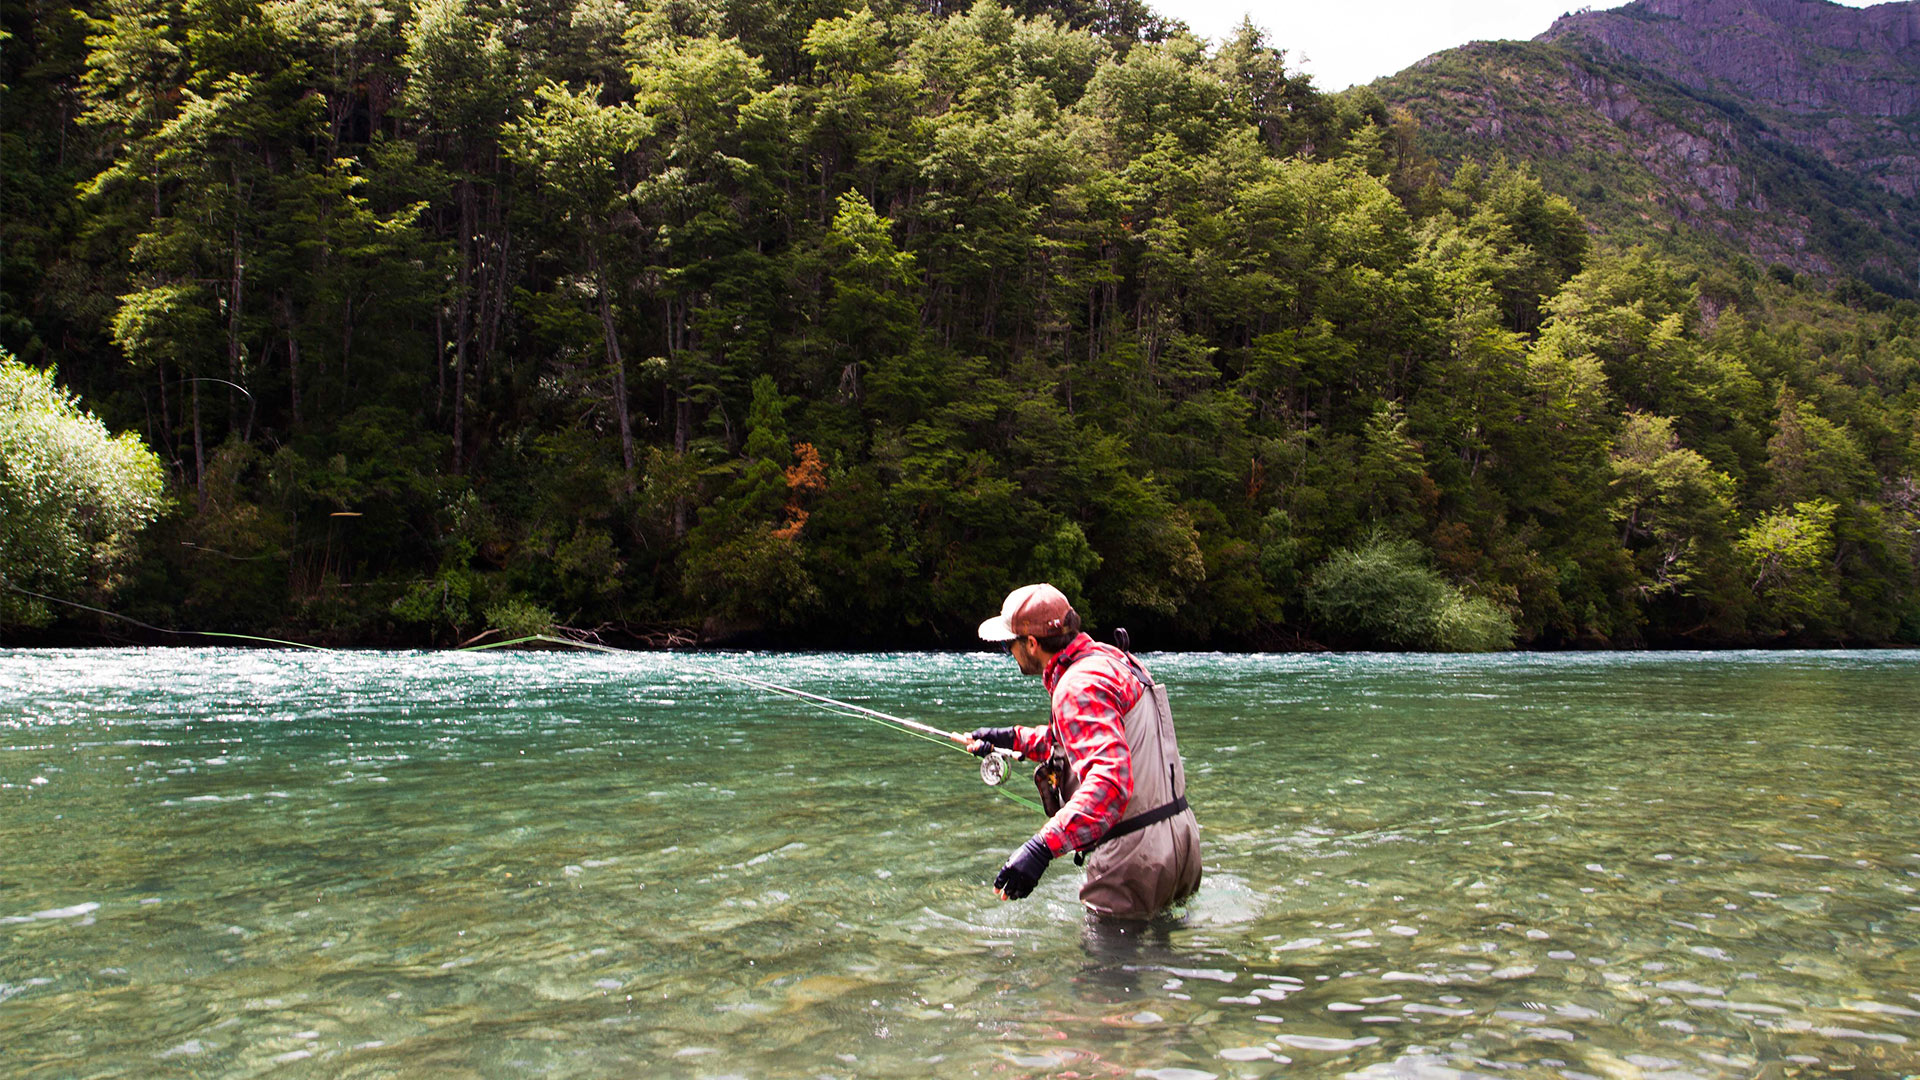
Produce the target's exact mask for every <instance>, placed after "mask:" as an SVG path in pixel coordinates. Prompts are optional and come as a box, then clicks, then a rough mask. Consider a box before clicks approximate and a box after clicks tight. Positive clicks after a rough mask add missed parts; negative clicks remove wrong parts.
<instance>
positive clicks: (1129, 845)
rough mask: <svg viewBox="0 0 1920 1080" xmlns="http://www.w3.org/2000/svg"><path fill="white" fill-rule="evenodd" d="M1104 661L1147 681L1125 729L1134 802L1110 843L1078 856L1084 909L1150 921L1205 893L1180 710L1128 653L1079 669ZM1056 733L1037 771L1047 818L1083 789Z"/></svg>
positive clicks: (1057, 692)
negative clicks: (1176, 718) (1179, 735)
mask: <svg viewBox="0 0 1920 1080" xmlns="http://www.w3.org/2000/svg"><path fill="white" fill-rule="evenodd" d="M1090 658H1098V659H1100V660H1104V661H1106V662H1108V663H1110V664H1114V665H1115V666H1116V667H1118V666H1120V665H1121V664H1122V663H1124V665H1125V666H1124V669H1123V670H1130V671H1131V672H1132V673H1133V677H1134V678H1136V679H1138V680H1140V683H1141V687H1142V689H1141V691H1140V700H1138V701H1136V702H1134V705H1133V708H1131V709H1128V710H1127V714H1126V716H1125V717H1124V718H1123V723H1124V725H1125V728H1126V734H1127V752H1128V755H1129V756H1130V758H1131V760H1132V773H1133V797H1132V798H1131V799H1130V800H1128V802H1127V809H1126V811H1125V812H1124V813H1123V814H1122V815H1121V817H1120V820H1119V821H1118V822H1115V823H1114V826H1113V827H1112V828H1110V829H1108V830H1107V832H1106V835H1104V836H1102V837H1101V838H1100V839H1098V840H1096V841H1094V842H1093V843H1092V844H1091V845H1089V846H1088V847H1085V848H1082V849H1081V850H1080V851H1078V852H1075V853H1074V857H1073V861H1074V862H1076V863H1084V865H1085V866H1086V868H1087V879H1086V881H1085V882H1084V883H1083V884H1082V885H1081V887H1080V902H1081V903H1082V904H1084V905H1086V907H1087V909H1088V910H1089V911H1092V912H1093V913H1094V914H1096V915H1102V916H1107V917H1111V918H1140V919H1143V918H1147V917H1149V916H1152V915H1153V914H1155V913H1157V912H1159V911H1162V910H1164V909H1165V908H1167V907H1168V906H1170V905H1172V904H1176V903H1178V902H1180V901H1181V900H1184V899H1186V898H1187V897H1189V896H1191V895H1193V893H1194V891H1195V890H1197V889H1199V887H1200V832H1199V824H1198V822H1197V821H1196V820H1195V818H1194V815H1193V809H1192V808H1191V807H1189V806H1188V805H1187V774H1186V767H1185V766H1184V765H1182V764H1181V761H1180V747H1179V744H1178V743H1177V742H1176V741H1175V739H1174V733H1173V710H1172V708H1171V707H1170V706H1169V705H1168V704H1167V688H1166V687H1164V686H1162V685H1160V684H1159V683H1157V682H1154V681H1153V676H1152V675H1150V674H1148V673H1147V669H1146V668H1145V667H1144V666H1142V665H1141V664H1140V662H1139V661H1137V660H1135V659H1134V658H1133V656H1132V655H1131V654H1129V653H1124V652H1122V653H1119V656H1118V657H1116V656H1114V655H1113V654H1111V653H1108V652H1105V651H1100V652H1095V651H1092V650H1089V651H1088V652H1087V653H1086V654H1085V655H1083V656H1081V657H1079V658H1077V659H1076V660H1075V661H1074V663H1073V665H1069V668H1068V670H1069V671H1071V669H1072V667H1073V666H1076V665H1078V664H1079V663H1080V662H1081V661H1084V660H1088V659H1090ZM1067 679H1068V675H1067V674H1066V673H1062V675H1061V677H1060V681H1059V682H1057V683H1055V684H1054V709H1053V713H1054V715H1058V713H1059V705H1060V703H1061V701H1062V699H1063V698H1064V696H1065V694H1064V691H1065V688H1066V684H1067ZM1063 745H1064V744H1063V740H1062V739H1061V738H1060V736H1059V732H1058V730H1055V731H1054V732H1053V746H1054V750H1053V754H1052V756H1051V757H1049V758H1048V759H1047V760H1046V761H1045V762H1043V763H1041V765H1040V767H1039V768H1038V769H1035V770H1034V774H1033V782H1034V785H1035V786H1036V787H1038V788H1039V790H1040V802H1041V805H1042V806H1043V807H1044V808H1045V810H1046V811H1047V813H1048V815H1049V816H1051V815H1052V814H1055V813H1057V812H1058V811H1059V809H1060V807H1062V806H1064V805H1065V804H1066V803H1067V802H1068V801H1070V800H1071V799H1072V798H1073V793H1074V791H1075V790H1077V789H1078V788H1079V783H1080V782H1079V778H1078V777H1076V776H1075V775H1074V771H1073V768H1072V763H1071V762H1069V761H1068V760H1067V757H1066V754H1065V751H1064V750H1062V749H1061V747H1062V746H1063Z"/></svg>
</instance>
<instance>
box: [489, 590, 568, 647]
mask: <svg viewBox="0 0 1920 1080" xmlns="http://www.w3.org/2000/svg"><path fill="white" fill-rule="evenodd" d="M487 625H488V626H490V627H493V628H494V629H496V630H498V631H500V634H501V636H502V637H503V638H504V639H505V640H507V641H512V640H514V639H516V638H524V637H533V636H534V635H536V634H546V633H551V632H552V631H553V612H551V611H548V610H547V609H546V608H543V607H541V606H540V605H539V604H536V603H534V602H533V601H531V600H528V599H526V598H524V597H519V596H515V597H511V598H509V599H507V600H504V601H502V602H500V603H498V604H495V605H493V606H492V607H490V608H488V609H487Z"/></svg>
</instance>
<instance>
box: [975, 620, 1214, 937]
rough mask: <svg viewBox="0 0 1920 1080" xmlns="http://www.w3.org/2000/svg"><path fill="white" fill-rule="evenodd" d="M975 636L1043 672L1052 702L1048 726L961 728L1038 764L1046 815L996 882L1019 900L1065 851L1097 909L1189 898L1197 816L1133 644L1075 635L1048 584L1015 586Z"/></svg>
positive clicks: (1154, 690) (1144, 907) (1029, 669)
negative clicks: (1078, 866) (1080, 869)
mask: <svg viewBox="0 0 1920 1080" xmlns="http://www.w3.org/2000/svg"><path fill="white" fill-rule="evenodd" d="M980 637H981V639H982V640H985V641H994V642H999V643H1000V644H1001V646H1002V647H1003V648H1005V649H1006V650H1007V651H1008V652H1009V653H1010V654H1012V656H1013V658H1014V660H1015V661H1016V662H1017V663H1019V665H1020V671H1021V673H1022V674H1024V675H1039V676H1041V677H1042V679H1043V681H1044V683H1045V685H1046V688H1047V693H1048V695H1049V697H1050V698H1051V701H1052V710H1051V716H1050V722H1049V723H1048V725H1047V726H1046V727H1043V728H1039V727H999V728H979V729H977V730H975V731H973V732H971V733H970V734H969V735H968V736H967V739H968V740H969V741H968V743H967V749H969V750H971V751H973V752H974V753H975V754H979V755H981V756H985V755H987V754H989V753H991V752H992V751H993V750H994V749H996V748H997V749H1001V750H1011V751H1013V752H1015V753H1017V754H1019V755H1021V756H1022V757H1025V758H1027V759H1029V760H1032V761H1038V762H1042V764H1041V766H1040V768H1039V769H1038V770H1036V771H1035V773H1034V782H1035V783H1036V784H1038V785H1039V787H1040V798H1041V802H1042V803H1043V804H1045V807H1046V810H1047V812H1048V813H1049V814H1050V815H1051V816H1050V817H1049V818H1048V819H1047V823H1046V824H1045V825H1043V826H1041V828H1040V831H1039V832H1037V833H1035V834H1034V836H1033V838H1032V839H1030V840H1028V841H1027V842H1026V843H1025V844H1023V845H1021V847H1020V850H1018V851H1016V852H1014V853H1013V856H1012V857H1011V858H1009V859H1008V860H1007V862H1006V865H1005V866H1002V867H1001V868H1000V873H999V874H998V875H997V876H996V877H995V878H994V879H993V888H994V891H995V892H997V893H999V894H1000V896H1001V897H1002V898H1003V899H1007V900H1019V899H1021V898H1023V897H1025V896H1027V895H1028V894H1029V893H1031V892H1033V888H1034V886H1035V885H1037V884H1038V883H1039V881H1040V875H1041V874H1043V873H1045V872H1046V869H1047V864H1048V863H1050V862H1052V861H1053V860H1054V859H1055V858H1057V857H1059V856H1062V855H1065V854H1067V853H1068V852H1073V853H1074V861H1075V862H1076V863H1077V862H1080V861H1081V860H1082V858H1083V857H1084V859H1085V861H1086V867H1087V877H1086V881H1085V882H1083V883H1082V884H1081V886H1080V902H1081V903H1082V904H1084V905H1086V908H1087V910H1088V911H1090V912H1092V913H1093V914H1095V915H1098V916H1102V917H1105V918H1118V919H1145V918H1149V917H1151V916H1153V915H1155V914H1157V913H1158V912H1161V911H1164V910H1165V909H1166V908H1167V907H1169V906H1171V905H1173V904H1176V903H1178V902H1180V901H1181V900H1184V899H1186V898H1187V897H1189V896H1192V895H1193V893H1194V891H1195V890H1196V889H1198V888H1199V887H1200V837H1199V826H1198V824H1197V823H1196V822H1195V820H1194V816H1193V811H1192V810H1191V809H1189V808H1188V807H1187V797H1186V796H1187V780H1186V769H1185V768H1184V767H1183V766H1182V765H1181V763H1180V748H1179V746H1178V745H1176V744H1175V742H1174V737H1173V713H1172V712H1171V711H1170V710H1169V709H1168V707H1167V691H1166V688H1165V687H1164V686H1161V685H1160V684H1158V683H1156V682H1154V681H1153V677H1152V676H1151V675H1149V674H1148V673H1147V669H1146V668H1145V667H1143V666H1142V665H1141V664H1140V662H1139V661H1138V660H1136V659H1134V658H1133V656H1132V655H1131V654H1129V653H1126V652H1124V651H1122V650H1120V649H1117V648H1115V647H1113V646H1111V645H1102V644H1100V643H1099V642H1096V641H1094V640H1093V639H1092V638H1090V637H1088V636H1087V635H1085V634H1083V633H1081V632H1080V615H1079V613H1078V612H1076V611H1074V610H1073V605H1072V604H1071V603H1069V602H1068V600H1067V598H1066V596H1065V595H1064V594H1063V593H1061V591H1060V590H1059V589H1056V588H1054V587H1053V586H1051V585H1027V586H1024V587H1022V588H1019V589H1015V590H1014V591H1013V592H1012V593H1011V594H1009V595H1008V596H1007V599H1006V603H1004V604H1002V605H1001V606H1000V614H999V615H998V616H997V617H995V618H992V619H988V620H987V621H986V622H983V623H981V624H980Z"/></svg>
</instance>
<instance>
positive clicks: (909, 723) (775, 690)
mask: <svg viewBox="0 0 1920 1080" xmlns="http://www.w3.org/2000/svg"><path fill="white" fill-rule="evenodd" d="M0 584H3V585H5V586H6V587H7V588H9V589H11V590H13V591H14V592H17V593H21V594H23V595H26V596H31V597H33V598H35V599H37V600H45V601H48V602H49V603H54V604H64V605H66V606H68V607H73V608H79V609H80V610H82V611H91V612H93V613H94V614H96V615H105V616H106V617H108V618H110V619H119V620H120V621H121V622H125V623H131V624H133V625H134V626H138V627H140V628H141V629H143V630H151V631H153V632H154V633H157V634H172V635H175V636H177V637H210V638H227V639H229V640H234V641H259V642H264V643H266V644H268V645H283V646H286V647H287V648H291V649H311V650H313V651H314V652H337V651H339V650H337V649H329V648H327V647H326V646H324V645H309V644H307V643H306V642H303V641H285V640H282V639H280V638H270V637H261V636H260V635H258V634H228V633H222V632H219V631H213V630H169V629H167V628H166V627H164V626H154V625H153V624H151V623H144V622H141V621H140V620H139V619H135V618H132V617H130V616H126V615H122V614H120V613H118V612H114V611H108V610H106V609H105V608H97V607H92V606H90V605H87V604H82V603H78V602H76V601H73V600H63V599H61V598H60V597H57V596H47V595H45V594H44V593H37V592H34V591H32V590H30V589H23V588H21V587H20V586H18V585H15V584H14V583H13V582H11V581H0ZM533 642H544V643H546V644H549V645H565V646H568V647H569V648H575V649H587V650H591V651H593V652H601V653H609V654H611V655H614V656H626V655H630V650H627V649H616V648H613V647H611V646H608V645H601V644H598V643H595V642H591V641H573V640H571V639H568V638H561V637H553V636H552V635H549V634H530V635H528V636H526V637H517V638H514V639H512V640H511V641H490V642H488V643H487V644H485V645H467V646H463V647H461V648H458V649H450V650H448V651H449V652H480V651H482V650H485V649H504V648H507V647H509V646H512V645H527V644H531V643H533ZM678 670H680V671H681V672H683V673H687V672H691V673H693V674H697V675H704V676H707V677H708V678H714V679H723V680H727V681H731V682H736V683H741V684H743V685H745V686H751V687H753V688H754V689H757V690H760V691H763V692H765V693H771V694H779V695H781V696H783V697H787V698H791V699H793V700H795V701H798V702H800V703H801V704H804V705H807V706H808V707H810V708H814V709H818V710H820V711H821V712H825V713H829V714H831V715H834V716H843V717H847V718H849V719H853V720H865V721H867V722H869V723H873V724H879V725H880V726H882V727H885V728H889V729H891V730H893V731H897V732H900V733H901V734H903V735H910V736H912V737H913V738H916V739H924V740H926V741H927V742H930V743H937V744H939V745H941V746H950V747H952V748H953V749H955V750H958V751H959V752H960V753H963V754H966V753H967V750H966V748H965V747H963V746H960V745H959V744H957V743H955V742H953V741H952V740H951V739H949V738H943V737H941V736H945V735H947V734H949V733H947V732H941V731H940V730H939V729H938V728H935V727H933V726H931V725H929V724H922V723H920V722H919V721H917V720H908V719H906V718H905V717H900V716H890V715H888V714H887V713H883V712H879V711H877V710H874V709H868V708H864V707H862V706H859V705H855V704H853V703H851V702H846V701H840V700H837V699H835V698H830V697H826V696H824V695H821V694H813V693H809V692H807V691H805V690H799V689H795V688H794V687H791V686H781V685H780V684H779V683H773V682H768V681H767V680H765V679H757V678H754V677H753V676H751V675H739V674H735V673H733V672H730V671H718V670H715V669H713V668H709V667H700V666H695V665H680V666H679V668H678ZM968 756H969V757H971V756H972V755H971V754H968ZM994 790H995V791H998V792H999V793H1000V794H1002V795H1005V796H1006V797H1007V798H1009V799H1012V800H1013V801H1014V802H1017V803H1019V804H1020V805H1022V806H1025V807H1029V808H1031V809H1032V810H1033V811H1034V812H1036V813H1039V814H1045V813H1046V810H1045V808H1043V807H1042V806H1041V805H1040V804H1039V803H1037V802H1034V801H1033V800H1032V799H1029V798H1027V797H1025V796H1024V795H1019V794H1016V793H1014V792H1012V791H1008V790H1007V789H1006V787H1004V786H995V787H994Z"/></svg>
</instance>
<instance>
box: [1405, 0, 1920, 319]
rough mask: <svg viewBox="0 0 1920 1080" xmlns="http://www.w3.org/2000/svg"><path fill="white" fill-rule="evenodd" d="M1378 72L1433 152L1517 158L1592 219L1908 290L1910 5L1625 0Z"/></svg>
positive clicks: (1912, 215) (1912, 137)
mask: <svg viewBox="0 0 1920 1080" xmlns="http://www.w3.org/2000/svg"><path fill="white" fill-rule="evenodd" d="M1373 89H1374V90H1375V91H1376V92H1378V93H1379V94H1380V95H1381V96H1382V97H1383V98H1384V99H1386V101H1387V102H1388V103H1389V104H1391V105H1394V106H1397V107H1400V108H1403V109H1405V110H1406V111H1407V112H1409V113H1410V114H1411V115H1412V116H1413V117H1414V118H1415V119H1416V120H1417V121H1418V123H1419V124H1420V126H1421V129H1422V131H1423V138H1424V143H1425V146H1426V148H1427V149H1428V150H1429V152H1431V153H1433V154H1434V155H1435V156H1436V157H1439V158H1441V159H1442V160H1444V161H1449V162H1457V161H1462V160H1470V159H1473V160H1488V159H1491V158H1493V157H1495V156H1498V155H1505V156H1506V157H1508V158H1509V159H1514V160H1524V161H1527V162H1530V163H1532V165H1533V166H1534V169H1535V171H1536V172H1537V173H1538V174H1539V175H1540V176H1541V178H1542V179H1543V180H1544V181H1545V182H1546V183H1547V184H1548V185H1549V186H1550V187H1552V188H1554V189H1555V190H1557V191H1559V192H1560V193H1562V194H1564V195H1566V196H1567V197H1569V198H1571V199H1572V200H1574V202H1575V203H1576V204H1577V205H1578V206H1579V207H1580V209H1581V211H1582V212H1583V213H1584V214H1585V215H1586V216H1587V218H1588V220H1590V221H1592V222H1593V223H1594V224H1595V225H1596V226H1597V227H1598V228H1600V229H1601V230H1602V231H1603V232H1607V233H1610V234H1613V235H1616V236H1619V237H1621V238H1622V239H1627V240H1637V241H1646V242H1651V243H1654V244H1656V245H1659V246H1662V247H1665V248H1669V249H1675V250H1679V251H1682V252H1689V253H1693V254H1698V255H1706V256H1708V257H1722V258H1723V257H1726V256H1729V255H1745V256H1748V257H1750V258H1751V259H1753V260H1755V261H1756V262H1758V263H1760V264H1765V265H1777V266H1782V267H1786V268H1788V269H1791V270H1793V271H1797V272H1805V273H1812V274H1815V275H1819V276H1821V277H1825V278H1828V279H1842V278H1847V277H1854V278H1859V279H1861V280H1862V281H1864V282H1865V283H1867V284H1869V285H1871V286H1873V287H1874V288H1876V289H1879V290H1880V291H1882V292H1887V293H1891V294H1893V295H1898V296H1914V295H1916V294H1920V289H1916V275H1917V272H1920V212H1917V211H1920V202H1917V201H1916V199H1917V196H1920V3H1914V2H1906V3H1894V4H1882V5H1879V6H1876V7H1871V8H1864V9H1857V8H1847V7H1842V6H1840V5H1838V4H1833V3H1827V2H1825V0H1636V2H1635V3H1631V4H1628V5H1626V6H1625V7H1621V8H1617V9H1613V10H1610V11H1581V12H1578V13H1574V14H1569V15H1566V16H1563V17H1561V18H1560V19H1559V20H1557V21H1556V22H1555V23H1554V24H1553V26H1552V27H1551V28H1550V29H1549V30H1548V31H1547V32H1546V33H1544V34H1542V35H1540V37H1538V38H1536V39H1534V40H1533V41H1531V42H1478V43H1474V44H1471V45H1467V46H1465V47H1462V48H1459V49H1453V50H1449V51H1447V52H1443V53H1438V54H1435V55H1434V56H1431V57H1428V58H1427V59H1426V60H1423V61H1421V62H1420V63H1419V64H1416V65H1414V66H1413V67H1412V68H1409V69H1407V70H1406V71H1404V72H1401V73H1400V74H1398V75H1395V76H1393V77H1392V78H1390V79H1386V80H1382V81H1380V82H1377V83H1375V84H1374V86H1373Z"/></svg>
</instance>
